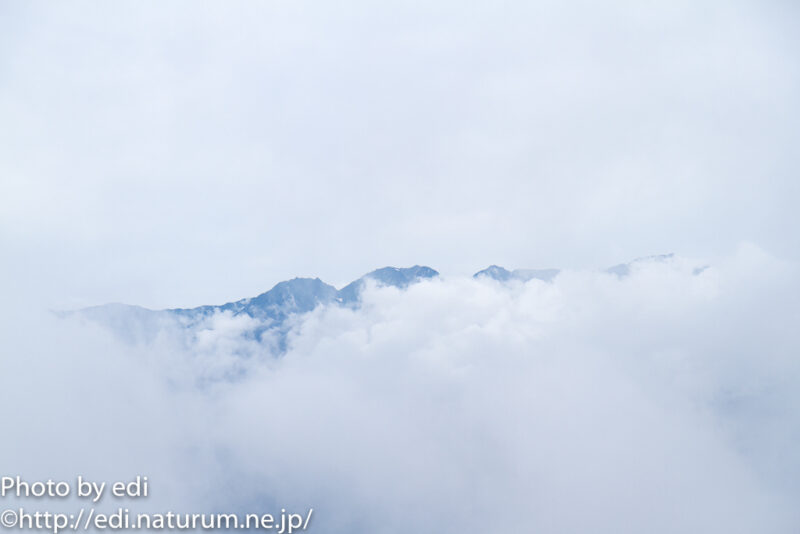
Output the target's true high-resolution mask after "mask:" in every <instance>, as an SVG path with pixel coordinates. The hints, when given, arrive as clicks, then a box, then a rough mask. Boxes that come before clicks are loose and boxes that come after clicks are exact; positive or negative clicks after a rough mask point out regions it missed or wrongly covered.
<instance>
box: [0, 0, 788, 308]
mask: <svg viewBox="0 0 800 534" xmlns="http://www.w3.org/2000/svg"><path fill="white" fill-rule="evenodd" d="M798 20H799V19H798V12H797V7H796V6H795V5H793V3H791V2H751V3H744V2H703V3H697V2H662V3H658V4H656V3H643V2H612V3H603V4H597V3H592V2H569V3H563V2H535V3H534V2H506V3H500V2H481V3H470V4H469V5H467V4H464V3H463V2H449V1H447V2H436V3H410V2H394V1H390V2H380V3H375V2H336V3H311V2H303V1H291V2H288V1H287V2H217V3H211V2H202V3H200V2H170V3H162V2H113V3H105V2H91V3H84V2H22V1H17V2H3V3H2V5H0V124H2V126H3V127H2V128H0V247H2V250H3V253H2V257H3V261H2V262H1V263H0V276H2V278H3V280H4V286H5V285H8V289H6V290H4V291H5V294H6V295H7V294H9V292H15V293H14V294H17V295H28V296H30V298H32V299H34V300H35V301H36V302H38V303H41V305H43V306H49V307H78V306H83V305H90V304H99V303H103V302H110V301H122V302H127V303H131V304H141V305H145V306H150V307H167V306H192V305H198V304H208V303H220V302H225V301H229V300H234V299H237V298H241V297H246V296H254V295H256V294H258V293H260V292H262V291H264V290H266V289H268V288H269V287H271V286H272V285H273V284H274V283H276V282H278V281H280V280H282V279H286V278H291V277H294V276H319V277H321V278H322V279H324V280H326V281H328V282H330V283H334V284H336V285H339V286H341V285H342V284H343V283H346V282H348V281H350V280H352V279H354V278H356V277H358V276H360V275H361V274H363V273H364V272H367V271H369V270H372V269H374V268H377V267H381V266H384V265H395V266H407V265H413V264H427V265H430V266H431V267H433V268H435V269H437V270H439V271H441V272H443V273H445V274H452V275H460V274H469V273H472V272H475V271H477V270H479V269H481V268H484V267H486V266H487V265H489V264H492V263H496V264H501V265H504V266H506V267H508V268H515V267H529V268H547V267H578V268H586V267H603V266H606V265H610V264H614V263H618V262H620V261H624V260H627V259H631V258H634V257H637V256H643V255H648V254H655V253H662V252H676V253H679V254H683V255H688V256H696V257H703V258H713V257H715V256H718V255H725V254H730V253H731V252H732V251H733V250H735V249H736V247H737V246H738V245H739V244H740V243H742V242H752V243H754V244H756V245H757V246H759V247H761V248H763V249H764V250H766V251H768V252H769V253H770V254H774V255H775V256H776V257H779V258H784V259H793V260H797V259H800V254H798V251H800V238H799V237H798V232H797V231H796V230H795V229H796V228H798V227H800V217H799V216H798V214H797V213H798V210H797V208H796V204H797V199H798V198H799V197H800V186H798V180H797V176H796V175H797V169H798V167H799V165H798V164H799V163H800V161H798V160H799V159H800V156H798V150H797V144H798V143H797V140H798V139H800V135H799V134H800V108H799V106H798V98H797V95H798V94H800V83H799V82H800V72H798V68H799V66H800V61H798V60H800V57H798V56H800V42H798V40H800V39H799V38H798V36H800V28H798Z"/></svg>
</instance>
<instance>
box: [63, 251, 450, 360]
mask: <svg viewBox="0 0 800 534" xmlns="http://www.w3.org/2000/svg"><path fill="white" fill-rule="evenodd" d="M438 275H439V273H438V272H436V271H435V270H433V269H431V268H430V267H425V266H420V265H415V266H413V267H407V268H396V267H384V268H382V269H377V270H375V271H372V272H370V273H367V274H365V275H364V276H362V277H361V278H359V279H358V280H355V281H353V282H351V283H350V284H348V285H346V286H345V287H343V288H342V289H341V290H337V289H336V288H335V287H334V286H332V285H330V284H326V283H325V282H323V281H322V280H320V279H319V278H294V279H292V280H286V281H284V282H279V283H278V284H275V286H274V287H272V289H270V290H269V291H266V292H264V293H261V294H260V295H258V296H256V297H253V298H247V299H241V300H237V301H234V302H228V303H225V304H220V305H206V306H198V307H196V308H173V309H166V310H150V309H147V308H142V307H140V306H132V305H127V304H105V305H102V306H93V307H91V308H84V309H83V310H80V311H78V312H76V313H77V314H78V315H80V316H81V317H84V318H86V319H89V320H90V321H92V322H96V323H98V324H101V325H103V326H105V327H106V328H109V329H110V330H111V331H113V332H114V333H115V334H116V335H118V336H119V337H121V338H122V339H124V340H126V341H129V342H132V343H133V342H142V341H150V340H152V339H153V338H155V337H156V336H157V335H159V333H160V332H162V331H163V330H164V329H166V328H174V327H178V328H183V329H187V330H189V331H192V330H193V329H195V328H202V327H203V325H204V324H206V323H207V321H208V320H209V319H211V318H213V317H214V316H215V315H216V314H219V313H224V312H228V313H229V314H230V315H231V316H232V317H237V316H246V317H250V318H252V319H254V320H255V323H254V324H256V325H257V326H254V327H253V328H252V329H250V330H249V331H247V332H246V334H247V335H248V336H250V337H252V338H254V339H256V340H258V341H261V340H262V339H263V337H264V334H265V333H267V332H269V333H270V335H271V337H272V338H273V339H274V340H275V343H277V349H278V351H279V352H283V351H285V349H286V335H287V333H288V331H289V329H290V328H291V325H290V324H289V321H288V320H289V319H290V318H291V317H293V316H297V315H302V314H304V313H308V312H310V311H312V310H314V309H315V308H316V307H317V306H320V305H344V306H348V307H357V306H358V305H359V302H360V299H361V293H362V292H363V290H364V287H365V286H366V284H367V282H371V283H375V284H377V285H379V286H392V287H397V288H400V289H405V288H407V287H408V286H409V285H411V284H414V283H416V282H419V281H421V280H425V279H430V278H434V277H436V276H438Z"/></svg>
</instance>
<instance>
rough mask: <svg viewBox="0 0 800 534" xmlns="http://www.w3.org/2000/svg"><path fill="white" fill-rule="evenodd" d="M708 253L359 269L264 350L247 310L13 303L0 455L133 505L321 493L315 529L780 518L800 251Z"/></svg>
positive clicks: (740, 524)
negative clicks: (508, 265)
mask: <svg viewBox="0 0 800 534" xmlns="http://www.w3.org/2000/svg"><path fill="white" fill-rule="evenodd" d="M704 264H705V262H703V261H700V260H696V259H688V258H681V257H675V258H673V259H672V260H670V261H666V262H643V263H640V264H636V265H635V268H634V269H633V270H632V272H631V273H630V275H629V276H627V277H618V276H616V275H613V274H609V273H606V272H594V271H564V272H562V273H561V274H560V275H559V276H558V277H557V278H556V279H555V280H554V281H553V282H551V283H547V282H543V281H540V280H531V281H529V282H527V283H520V282H512V283H507V284H503V283H499V282H496V281H494V280H490V279H483V280H475V279H472V278H466V277H463V278H460V277H447V276H443V277H441V278H440V279H434V280H427V281H423V282H420V283H418V284H415V285H413V286H411V287H410V288H408V289H407V290H398V289H395V288H389V287H370V288H368V290H367V291H366V292H365V293H364V294H363V302H362V305H361V306H360V307H359V308H357V309H351V308H345V307H339V306H330V307H319V308H317V309H316V310H315V311H313V312H312V313H310V314H307V315H305V316H302V317H296V318H294V319H293V321H294V323H293V327H292V330H291V331H290V334H289V340H288V342H289V344H288V346H289V349H288V351H287V352H286V353H285V354H283V355H280V356H276V355H275V354H274V352H273V347H274V345H273V344H271V343H269V342H266V343H259V342H258V341H257V340H255V339H253V338H252V337H248V336H245V335H242V334H243V333H245V332H247V331H250V330H252V328H253V327H254V323H253V321H254V320H253V319H251V318H247V317H232V316H230V315H224V314H221V315H218V316H215V317H213V318H211V319H210V320H209V321H208V322H207V323H206V324H204V325H203V326H202V327H201V328H199V329H198V330H196V331H194V332H192V334H191V336H187V335H186V333H185V332H181V331H179V329H178V327H177V326H175V328H172V327H170V326H169V325H168V326H167V327H163V328H160V329H159V331H158V332H157V333H156V334H154V335H153V336H151V337H149V338H147V339H145V340H142V339H136V340H133V341H132V340H130V339H120V338H119V337H118V336H116V335H115V334H114V333H113V332H111V331H109V330H107V329H104V328H102V327H100V326H98V325H97V324H96V323H92V322H88V321H85V320H82V319H80V318H79V317H70V318H58V317H56V316H54V315H52V314H50V313H49V312H41V313H38V312H35V311H33V310H32V309H31V308H30V307H29V306H28V307H26V306H22V305H21V306H20V307H19V308H17V311H16V312H15V313H11V312H9V311H5V312H3V315H2V317H3V318H4V322H5V324H6V326H5V328H4V330H5V332H4V336H3V337H4V352H5V355H4V358H3V359H2V361H0V366H2V372H0V396H2V407H1V408H0V414H2V427H3V429H4V431H3V435H4V437H5V439H3V440H2V441H0V470H2V473H3V474H5V475H16V474H20V475H23V476H25V477H27V478H29V479H31V480H36V479H44V480H46V479H47V478H53V479H66V480H69V479H74V478H75V477H76V476H77V475H78V474H82V475H84V476H86V477H93V478H94V479H97V480H116V479H124V478H132V477H134V476H135V475H146V476H148V477H149V480H150V481H151V486H152V490H151V497H149V498H148V499H147V500H146V502H142V503H134V504H129V507H130V508H132V509H136V510H145V509H150V510H153V511H156V510H160V511H166V510H174V511H186V512H214V511H228V510H231V509H234V510H241V511H242V512H263V513H267V512H274V511H276V510H280V508H286V509H294V510H298V509H300V510H303V509H307V508H308V507H313V508H314V510H315V512H314V513H315V516H314V520H313V521H314V522H313V531H316V532H325V533H339V532H349V533H360V532H364V533H367V532H369V533H378V532H386V533H393V532H445V533H450V532H452V533H461V532H472V531H484V532H517V533H518V532H530V533H537V532H543V533H544V532H554V533H562V532H563V533H571V532H614V533H626V532H630V533H639V532H664V533H675V532H703V533H707V532H726V533H734V532H742V533H753V532H796V529H797V527H798V525H800V513H798V512H797V506H796V503H797V502H798V497H800V453H798V449H797V446H796V444H797V443H798V438H800V411H798V410H797V407H798V406H800V357H799V355H800V350H799V349H800V329H799V328H798V325H800V311H799V310H798V302H797V295H798V294H800V292H799V291H798V290H800V287H799V286H800V284H799V282H800V277H799V276H798V274H800V272H799V271H798V266H797V265H796V264H793V263H789V262H785V261H781V260H780V259H777V258H774V257H772V256H770V255H769V254H767V253H765V252H764V251H762V250H761V249H759V248H757V247H755V246H753V245H742V246H741V247H740V248H739V249H738V250H737V251H736V252H735V253H734V254H731V255H730V256H729V257H727V258H720V259H717V260H715V261H713V262H711V264H710V266H709V267H708V268H706V269H705V270H702V271H699V272H698V269H697V267H698V265H704ZM62 504H63V503H62ZM107 504H108V505H109V506H110V505H111V504H113V503H107ZM63 505H64V506H67V505H66V504H63ZM56 506H61V504H56V503H54V504H53V507H56Z"/></svg>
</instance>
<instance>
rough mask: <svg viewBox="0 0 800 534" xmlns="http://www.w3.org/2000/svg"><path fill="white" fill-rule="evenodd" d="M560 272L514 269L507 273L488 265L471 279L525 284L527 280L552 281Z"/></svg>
mask: <svg viewBox="0 0 800 534" xmlns="http://www.w3.org/2000/svg"><path fill="white" fill-rule="evenodd" d="M559 272H560V271H559V270H558V269H514V270H513V271H509V270H508V269H505V268H504V267H500V266H499V265H490V266H489V267H487V268H486V269H483V270H482V271H478V272H477V273H475V274H473V275H472V277H473V278H492V279H494V280H497V281H498V282H508V281H510V280H518V281H520V282H527V281H528V280H534V279H536V280H543V281H545V282H550V281H552V280H553V279H554V278H555V277H556V276H558V273H559Z"/></svg>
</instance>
